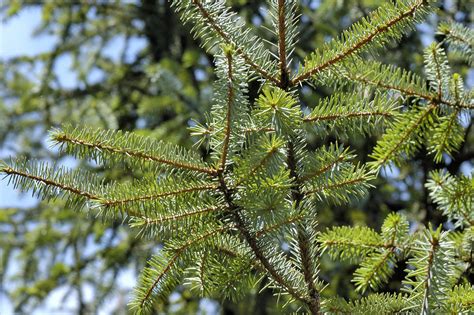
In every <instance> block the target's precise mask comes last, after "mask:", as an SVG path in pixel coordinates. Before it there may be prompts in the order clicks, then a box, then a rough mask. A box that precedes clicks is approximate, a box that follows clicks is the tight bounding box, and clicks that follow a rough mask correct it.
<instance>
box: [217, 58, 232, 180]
mask: <svg viewBox="0 0 474 315" xmlns="http://www.w3.org/2000/svg"><path fill="white" fill-rule="evenodd" d="M226 57H227V113H226V122H225V129H224V144H223V146H222V156H221V163H220V168H219V170H220V171H221V172H222V171H224V168H225V164H226V162H227V154H228V153H229V143H230V133H231V124H232V117H231V114H232V106H233V104H234V98H235V96H234V82H233V81H234V80H233V76H232V71H233V70H232V54H231V53H227V55H226Z"/></svg>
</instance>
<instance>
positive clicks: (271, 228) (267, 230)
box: [255, 214, 305, 238]
mask: <svg viewBox="0 0 474 315" xmlns="http://www.w3.org/2000/svg"><path fill="white" fill-rule="evenodd" d="M304 217H305V216H304V215H303V214H297V215H294V216H290V217H288V218H286V219H285V220H283V221H281V222H278V223H275V224H272V225H270V226H267V227H264V228H262V229H260V230H258V231H257V232H255V237H256V238H259V237H261V236H263V235H265V234H268V233H270V232H272V231H275V230H278V229H279V228H281V227H283V226H287V225H289V224H292V223H296V222H299V221H301V220H302V219H304Z"/></svg>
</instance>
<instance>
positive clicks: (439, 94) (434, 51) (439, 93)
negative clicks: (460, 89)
mask: <svg viewBox="0 0 474 315" xmlns="http://www.w3.org/2000/svg"><path fill="white" fill-rule="evenodd" d="M431 53H432V56H433V61H434V68H435V69H434V70H435V75H436V81H437V84H436V85H437V87H438V89H437V99H438V100H441V99H442V98H443V92H442V91H443V78H442V74H441V66H440V61H439V60H438V54H437V53H438V51H437V49H436V47H435V46H433V48H432V49H431Z"/></svg>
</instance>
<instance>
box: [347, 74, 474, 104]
mask: <svg viewBox="0 0 474 315" xmlns="http://www.w3.org/2000/svg"><path fill="white" fill-rule="evenodd" d="M343 76H345V77H346V78H347V79H348V80H351V81H357V82H361V83H363V84H366V85H371V86H375V87H379V88H383V89H386V90H391V91H396V92H400V94H402V95H405V96H413V97H417V98H421V99H424V100H426V101H427V102H429V103H432V104H444V105H447V106H449V107H453V108H464V109H474V104H467V103H464V102H461V101H457V102H452V101H450V100H447V99H444V98H439V97H437V96H436V95H431V94H428V93H421V92H419V91H415V90H413V89H409V88H405V87H402V86H397V85H394V84H387V83H385V82H384V81H381V80H377V81H376V80H371V79H369V78H367V77H365V76H358V75H357V73H353V72H346V73H344V74H343Z"/></svg>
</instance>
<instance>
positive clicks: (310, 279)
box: [287, 140, 321, 315]
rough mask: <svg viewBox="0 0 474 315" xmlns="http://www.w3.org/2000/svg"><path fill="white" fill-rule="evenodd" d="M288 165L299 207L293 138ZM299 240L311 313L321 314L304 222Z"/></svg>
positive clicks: (299, 195) (299, 197)
mask: <svg viewBox="0 0 474 315" xmlns="http://www.w3.org/2000/svg"><path fill="white" fill-rule="evenodd" d="M287 165H288V169H289V171H290V178H291V179H292V180H293V187H292V193H291V196H292V199H293V202H294V203H295V207H297V208H299V207H300V204H301V202H302V201H303V198H304V195H303V193H302V191H301V186H300V184H299V182H300V179H299V174H298V170H297V165H298V161H297V157H296V152H295V147H294V143H293V141H292V140H290V141H289V142H288V149H287ZM297 240H298V242H297V243H298V247H299V253H300V256H301V257H300V258H301V263H302V266H301V269H302V270H303V275H304V280H305V282H306V290H307V293H308V296H309V301H308V302H307V304H308V308H309V310H310V312H311V314H313V315H314V314H319V313H320V308H321V306H320V297H319V291H318V289H317V288H316V285H315V283H314V280H315V274H314V269H315V268H314V266H313V257H311V253H310V248H309V247H310V246H311V244H309V237H308V235H307V232H306V227H305V226H304V225H303V224H298V226H297Z"/></svg>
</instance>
